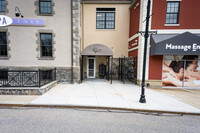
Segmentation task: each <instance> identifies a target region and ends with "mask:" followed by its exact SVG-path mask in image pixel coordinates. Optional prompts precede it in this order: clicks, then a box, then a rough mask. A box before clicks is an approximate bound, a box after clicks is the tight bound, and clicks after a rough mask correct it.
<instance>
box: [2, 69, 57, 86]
mask: <svg viewBox="0 0 200 133" xmlns="http://www.w3.org/2000/svg"><path fill="white" fill-rule="evenodd" d="M55 80H56V68H55V69H50V70H40V69H39V70H37V71H16V70H0V87H41V86H43V85H45V84H48V83H50V82H52V81H55Z"/></svg>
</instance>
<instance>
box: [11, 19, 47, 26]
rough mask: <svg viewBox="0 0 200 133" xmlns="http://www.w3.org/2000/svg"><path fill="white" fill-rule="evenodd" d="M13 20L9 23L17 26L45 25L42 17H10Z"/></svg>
mask: <svg viewBox="0 0 200 133" xmlns="http://www.w3.org/2000/svg"><path fill="white" fill-rule="evenodd" d="M12 20H13V22H12V24H11V25H19V26H45V21H44V20H43V19H25V18H12Z"/></svg>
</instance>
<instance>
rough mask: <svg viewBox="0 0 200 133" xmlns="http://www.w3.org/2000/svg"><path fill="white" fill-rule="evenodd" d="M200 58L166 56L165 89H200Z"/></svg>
mask: <svg viewBox="0 0 200 133" xmlns="http://www.w3.org/2000/svg"><path fill="white" fill-rule="evenodd" d="M199 59H200V58H199V57H198V56H197V55H184V56H165V58H164V61H163V72H162V83H163V87H198V88H199V87H200V60H199Z"/></svg>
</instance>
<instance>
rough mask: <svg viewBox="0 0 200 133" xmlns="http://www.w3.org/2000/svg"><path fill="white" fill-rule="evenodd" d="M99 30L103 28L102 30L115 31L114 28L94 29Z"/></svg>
mask: <svg viewBox="0 0 200 133" xmlns="http://www.w3.org/2000/svg"><path fill="white" fill-rule="evenodd" d="M101 30H103V31H105V30H108V31H115V29H96V31H101Z"/></svg>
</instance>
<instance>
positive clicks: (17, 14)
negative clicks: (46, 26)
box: [15, 6, 24, 18]
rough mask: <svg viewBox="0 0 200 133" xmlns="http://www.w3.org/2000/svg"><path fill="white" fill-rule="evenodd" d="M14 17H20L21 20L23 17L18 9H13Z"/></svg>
mask: <svg viewBox="0 0 200 133" xmlns="http://www.w3.org/2000/svg"><path fill="white" fill-rule="evenodd" d="M15 16H16V17H19V16H21V18H23V17H24V16H23V15H22V14H21V12H20V10H19V7H17V6H16V7H15Z"/></svg>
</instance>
